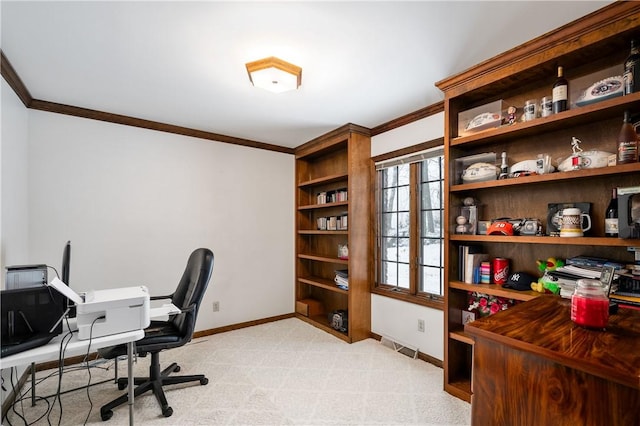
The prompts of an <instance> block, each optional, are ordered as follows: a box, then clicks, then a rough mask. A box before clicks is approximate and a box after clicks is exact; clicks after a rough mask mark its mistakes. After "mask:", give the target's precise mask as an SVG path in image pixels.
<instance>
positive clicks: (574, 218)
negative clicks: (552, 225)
mask: <svg viewBox="0 0 640 426" xmlns="http://www.w3.org/2000/svg"><path fill="white" fill-rule="evenodd" d="M583 218H585V219H586V220H587V226H586V228H583V225H582V223H583V221H582V219H583ZM589 229H591V216H589V215H588V214H586V213H582V212H581V211H580V209H577V208H570V209H564V210H562V216H560V236H561V237H582V236H583V235H584V233H585V232H586V231H588V230H589Z"/></svg>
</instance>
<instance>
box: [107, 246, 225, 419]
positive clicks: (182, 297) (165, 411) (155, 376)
mask: <svg viewBox="0 0 640 426" xmlns="http://www.w3.org/2000/svg"><path fill="white" fill-rule="evenodd" d="M212 270H213V253H212V252H211V250H209V249H204V248H201V249H197V250H195V251H194V252H193V253H192V254H191V256H190V257H189V260H188V261H187V267H186V269H185V271H184V274H183V275H182V278H181V279H180V282H179V284H178V287H177V288H176V290H175V291H174V293H173V294H170V295H167V296H152V297H151V300H162V299H171V303H172V304H174V305H175V306H177V307H178V308H179V309H180V313H178V314H175V315H171V316H170V317H169V319H168V320H167V321H151V324H150V325H149V327H147V328H145V330H144V337H143V338H142V339H140V340H138V341H137V342H135V347H136V353H137V354H138V355H139V356H141V357H146V356H147V355H148V354H150V355H151V362H150V364H149V377H136V378H134V379H133V384H134V385H135V386H136V387H135V388H134V390H133V395H134V398H137V397H138V396H139V395H142V394H144V393H146V392H148V391H152V392H153V394H154V395H155V396H156V399H157V400H158V402H159V403H160V407H161V408H162V415H163V416H164V417H169V416H171V415H172V414H173V409H172V408H171V407H169V404H168V403H167V398H166V397H165V394H164V390H163V386H166V385H174V384H178V383H187V382H200V384H201V385H206V384H207V383H208V382H209V380H208V379H207V378H206V377H205V376H204V375H202V374H198V375H189V376H174V375H172V373H177V372H178V371H180V367H179V366H178V364H176V363H173V364H171V365H169V366H168V367H167V368H165V369H164V370H162V371H161V370H160V352H164V351H165V350H170V349H173V348H178V347H180V346H183V345H185V344H187V343H188V342H189V341H191V338H192V337H193V331H194V328H195V323H196V317H197V315H198V308H199V306H200V302H201V301H202V297H203V295H204V292H205V290H206V288H207V285H208V283H209V279H210V278H211V272H212ZM98 353H99V354H100V355H101V356H102V357H103V358H105V359H114V358H116V359H117V357H118V356H120V355H123V354H125V353H126V347H125V345H118V346H111V347H109V348H104V349H99V350H98ZM168 353H170V352H168ZM117 384H118V389H120V390H123V389H124V388H125V387H127V386H128V384H129V381H128V378H119V379H117ZM126 402H128V395H127V394H124V395H121V396H120V397H119V398H117V399H115V400H113V401H111V402H109V403H107V404H105V405H103V406H102V408H100V416H101V417H102V420H109V419H110V418H111V417H112V416H113V409H114V408H115V407H117V406H119V405H121V404H124V403H126Z"/></svg>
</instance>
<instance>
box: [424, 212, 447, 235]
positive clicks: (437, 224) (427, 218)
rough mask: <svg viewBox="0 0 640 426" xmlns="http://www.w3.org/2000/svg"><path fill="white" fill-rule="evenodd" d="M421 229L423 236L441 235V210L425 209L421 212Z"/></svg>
mask: <svg viewBox="0 0 640 426" xmlns="http://www.w3.org/2000/svg"><path fill="white" fill-rule="evenodd" d="M421 230H422V236H423V237H430V238H441V237H442V210H427V211H423V212H422V222H421Z"/></svg>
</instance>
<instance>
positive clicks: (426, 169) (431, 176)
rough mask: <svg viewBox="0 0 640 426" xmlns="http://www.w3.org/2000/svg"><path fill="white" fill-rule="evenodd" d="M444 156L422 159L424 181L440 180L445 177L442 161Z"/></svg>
mask: <svg viewBox="0 0 640 426" xmlns="http://www.w3.org/2000/svg"><path fill="white" fill-rule="evenodd" d="M443 158H444V157H442V156H438V157H434V158H429V159H427V160H424V161H422V172H421V175H422V179H421V180H422V182H427V181H439V180H441V179H443V176H442V169H441V164H442V163H441V161H442V159H443Z"/></svg>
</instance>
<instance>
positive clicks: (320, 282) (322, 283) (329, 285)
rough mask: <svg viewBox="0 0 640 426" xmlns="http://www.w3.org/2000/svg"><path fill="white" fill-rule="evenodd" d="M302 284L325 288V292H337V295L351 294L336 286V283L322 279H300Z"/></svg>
mask: <svg viewBox="0 0 640 426" xmlns="http://www.w3.org/2000/svg"><path fill="white" fill-rule="evenodd" d="M298 281H300V282H301V283H305V284H309V285H312V286H314V287H319V288H324V289H325V290H329V291H335V292H336V293H342V294H349V291H348V290H344V289H342V288H340V287H338V286H337V285H336V283H335V282H333V281H331V280H328V279H325V278H320V277H298Z"/></svg>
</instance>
